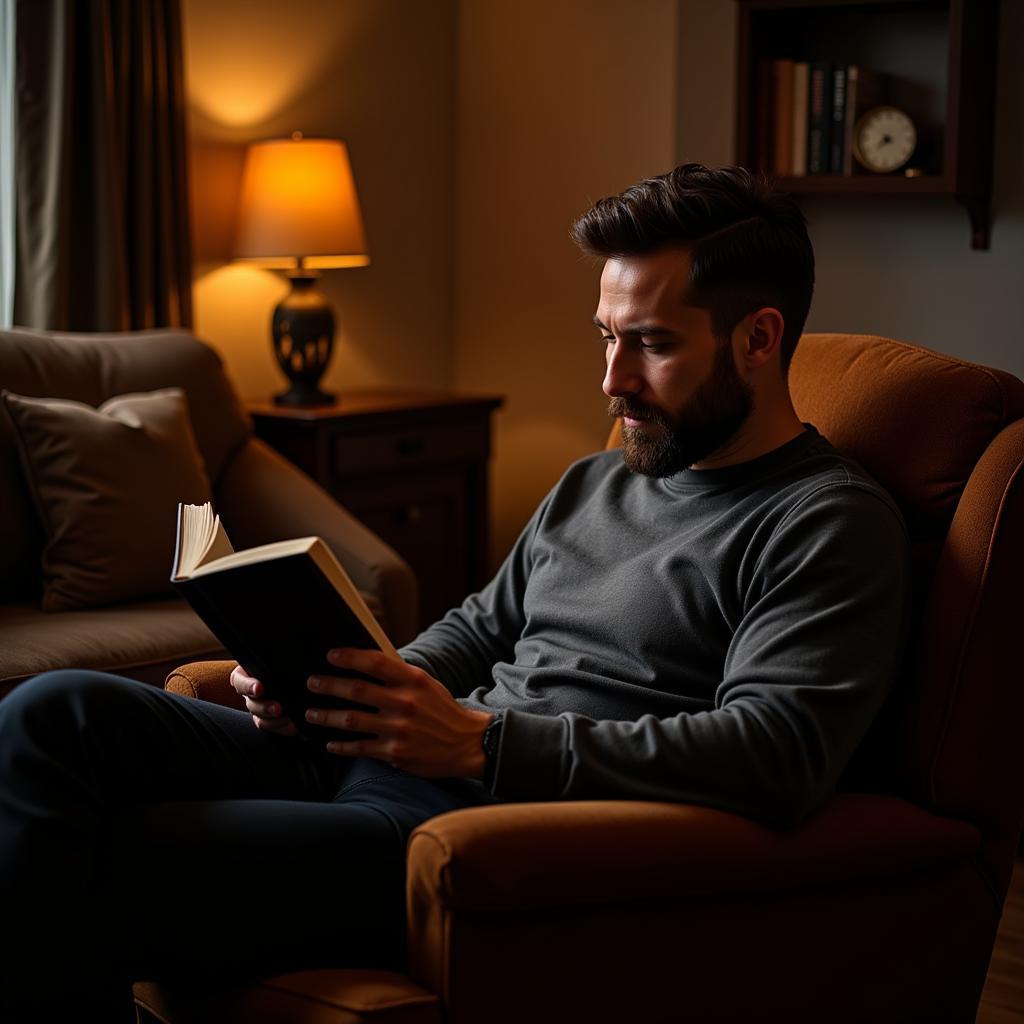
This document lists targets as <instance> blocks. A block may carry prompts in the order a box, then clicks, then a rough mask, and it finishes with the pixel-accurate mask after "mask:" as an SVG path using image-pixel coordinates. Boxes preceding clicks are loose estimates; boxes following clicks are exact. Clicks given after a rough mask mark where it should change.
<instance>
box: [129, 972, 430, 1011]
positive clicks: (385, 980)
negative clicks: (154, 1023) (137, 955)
mask: <svg viewBox="0 0 1024 1024" xmlns="http://www.w3.org/2000/svg"><path fill="white" fill-rule="evenodd" d="M135 1001H136V1003H138V1005H140V1006H141V1007H142V1008H143V1009H144V1010H146V1011H148V1012H149V1013H151V1014H152V1015H153V1016H154V1017H156V1018H157V1019H158V1020H162V1021H186V1020H187V1021H189V1022H191V1024H204V1022H210V1024H212V1022H214V1021H216V1022H218V1024H232V1022H239V1024H241V1022H243V1021H244V1022H245V1024H260V1022H264V1021H266V1022H268V1024H269V1022H271V1021H277V1022H279V1021H289V1022H291V1024H369V1022H371V1021H373V1022H378V1021H379V1022H380V1024H441V1010H440V1000H439V999H438V997H437V996H436V995H434V994H433V993H432V992H428V991H427V990H426V989H424V988H420V986H419V985H417V984H415V983H414V982H413V981H412V980H410V979H409V978H408V977H406V976H405V975H403V974H396V973H394V972H392V971H378V970H370V969H363V968H360V969H339V970H325V971H297V972H295V973H293V974H281V975H278V976H276V977H273V978H268V979H267V980H266V981H264V982H262V983H261V984H258V985H254V986H251V987H243V988H239V989H226V988H225V989H218V990H217V991H216V992H207V991H203V990H191V989H189V988H188V987H185V986H178V985H163V984H157V983H153V982H140V983H138V984H136V986H135Z"/></svg>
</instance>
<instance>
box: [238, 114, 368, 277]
mask: <svg viewBox="0 0 1024 1024" xmlns="http://www.w3.org/2000/svg"><path fill="white" fill-rule="evenodd" d="M235 256H236V258H239V259H246V260H253V261H256V262H259V263H261V264H262V265H264V266H268V267H295V266H298V265H300V263H299V261H300V260H301V261H302V264H303V265H305V266H306V267H309V268H312V269H321V268H322V269H326V268H330V267H362V266H365V265H366V264H367V263H369V262H370V257H369V254H368V253H367V249H366V234H365V232H364V231H363V218H362V214H361V213H360V211H359V199H358V197H357V195H356V185H355V181H354V180H353V178H352V167H351V165H350V164H349V160H348V150H347V149H346V148H345V144H344V143H343V142H340V141H338V140H337V139H304V138H302V137H301V136H300V135H298V134H296V136H294V137H292V138H290V139H273V140H270V141H268V142H256V143H253V144H252V145H251V146H250V147H249V150H248V152H247V153H246V158H245V170H244V172H243V174H242V192H241V199H240V205H239V211H238V232H237V235H236V238H235Z"/></svg>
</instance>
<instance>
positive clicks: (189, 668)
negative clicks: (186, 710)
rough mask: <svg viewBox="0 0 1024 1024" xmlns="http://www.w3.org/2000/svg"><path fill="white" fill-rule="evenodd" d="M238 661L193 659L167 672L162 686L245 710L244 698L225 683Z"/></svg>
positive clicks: (187, 695)
mask: <svg viewBox="0 0 1024 1024" xmlns="http://www.w3.org/2000/svg"><path fill="white" fill-rule="evenodd" d="M237 664H238V662H237V661H193V662H191V663H190V664H188V665H182V666H180V667H179V668H176V669H175V670H174V671H173V672H171V673H169V674H168V676H167V678H166V679H165V680H164V689H165V690H170V691H171V693H180V694H181V695H182V696H185V697H197V698H198V699H199V700H208V701H210V702H211V703H212V704H222V705H223V706H224V707H227V708H237V709H238V710H239V711H244V710H245V701H244V700H243V699H242V698H241V697H239V695H238V694H237V693H235V691H234V689H233V688H232V686H231V683H230V682H228V679H229V678H230V676H231V670H232V669H233V668H234V667H235V666H236V665H237Z"/></svg>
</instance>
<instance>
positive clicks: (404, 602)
mask: <svg viewBox="0 0 1024 1024" xmlns="http://www.w3.org/2000/svg"><path fill="white" fill-rule="evenodd" d="M217 511H218V512H219V513H220V515H221V518H222V519H223V520H224V524H225V527H226V528H227V532H228V536H229V537H231V539H232V541H233V543H234V544H235V545H236V546H237V547H238V548H248V547H255V546H256V545H258V544H269V543H270V542H271V541H276V540H288V539H290V538H292V537H307V536H314V535H315V536H318V537H322V538H323V539H324V540H325V541H326V542H327V546H328V547H329V548H331V550H332V551H333V552H334V554H335V555H336V556H337V558H338V561H340V562H341V564H342V565H343V566H344V567H345V570H346V571H347V572H348V574H349V575H350V576H351V577H352V581H353V583H355V585H356V586H357V587H358V588H359V589H360V590H361V591H365V592H367V593H369V594H372V595H374V596H375V597H376V598H377V599H378V600H379V603H380V607H381V608H382V609H383V615H382V618H381V625H382V626H383V627H384V629H385V632H386V633H387V634H388V636H389V637H390V638H391V641H392V642H393V643H394V644H395V645H396V646H401V645H402V644H404V643H406V642H407V641H409V640H411V639H412V638H413V636H414V635H415V633H416V616H417V594H416V578H415V576H414V575H413V572H412V569H410V567H409V565H408V563H406V562H405V561H404V560H403V559H402V558H401V556H399V555H398V554H397V553H396V552H395V551H394V550H393V549H392V548H391V547H389V546H388V545H387V544H385V543H384V541H382V540H381V539H380V538H379V537H378V536H377V535H376V534H375V533H373V532H372V531H371V530H369V529H367V528H366V527H365V526H364V525H363V524H362V523H360V522H359V520H357V519H356V518H355V517H354V516H352V515H351V513H349V512H347V511H346V510H345V509H344V508H342V506H341V505H339V504H338V503H337V502H336V501H335V500H334V498H332V497H331V495H330V494H328V493H327V491H325V490H324V489H323V488H322V487H321V486H320V485H319V484H317V483H316V482H315V481H314V480H312V479H311V478H310V477H308V476H307V475H306V474H305V473H303V472H302V471H301V470H299V469H297V468H296V467H295V466H294V465H292V463H291V462H289V461H288V460H287V459H285V458H284V457H283V456H281V455H279V454H278V453H277V452H275V451H274V450H273V449H272V448H270V447H269V446H268V445H266V444H264V443H263V442H262V441H260V440H259V439H258V438H252V439H250V440H249V441H248V442H247V443H246V444H245V445H243V446H242V448H240V449H239V451H238V452H237V453H236V454H235V456H234V458H233V459H232V460H231V462H230V463H229V464H228V466H227V468H226V469H225V471H224V473H223V474H222V475H221V479H220V480H219V481H218V482H217Z"/></svg>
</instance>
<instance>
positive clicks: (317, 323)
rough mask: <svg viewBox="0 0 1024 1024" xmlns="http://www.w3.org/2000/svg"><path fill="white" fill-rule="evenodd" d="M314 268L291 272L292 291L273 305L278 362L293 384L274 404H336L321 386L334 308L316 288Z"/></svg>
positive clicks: (327, 358) (275, 350) (327, 356)
mask: <svg viewBox="0 0 1024 1024" xmlns="http://www.w3.org/2000/svg"><path fill="white" fill-rule="evenodd" d="M319 276H320V275H319V274H318V273H317V272H316V271H315V270H306V269H301V270H293V271H291V272H290V273H289V274H288V277H289V278H290V279H291V282H292V289H291V291H290V292H289V293H288V294H287V295H286V296H285V297H284V298H283V299H282V300H281V302H280V303H278V305H277V306H276V307H275V309H274V319H273V327H272V330H273V337H274V355H275V356H276V357H277V365H278V366H280V367H281V371H282V372H283V373H284V375H285V376H286V377H287V378H288V380H289V381H290V382H291V387H290V388H289V389H288V390H287V391H285V392H283V393H281V394H280V395H275V396H274V405H284V406H291V407H296V406H309V405H333V404H334V403H335V401H336V399H335V396H334V395H332V394H330V393H329V392H326V391H321V390H320V388H319V387H318V384H319V381H320V378H321V377H322V376H323V373H324V370H326V369H327V364H328V362H330V358H331V351H332V350H333V348H334V311H333V310H332V309H331V304H330V303H329V302H328V301H327V298H326V297H325V296H324V295H323V294H322V293H321V292H319V291H317V289H316V287H315V284H316V280H317V278H318V277H319Z"/></svg>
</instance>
